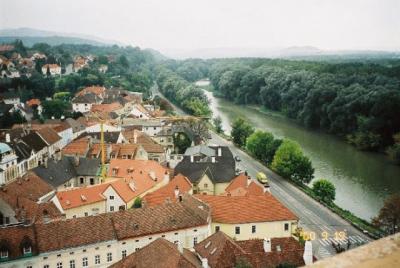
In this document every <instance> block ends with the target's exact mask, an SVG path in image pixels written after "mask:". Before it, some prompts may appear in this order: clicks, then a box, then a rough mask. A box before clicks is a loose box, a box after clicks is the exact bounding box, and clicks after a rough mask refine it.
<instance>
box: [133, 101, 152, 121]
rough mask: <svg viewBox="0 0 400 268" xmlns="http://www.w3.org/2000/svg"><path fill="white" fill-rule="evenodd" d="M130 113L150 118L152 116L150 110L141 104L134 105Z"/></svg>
mask: <svg viewBox="0 0 400 268" xmlns="http://www.w3.org/2000/svg"><path fill="white" fill-rule="evenodd" d="M130 114H131V115H132V116H133V117H135V118H143V119H149V118H150V117H151V115H150V113H149V111H147V110H146V109H145V108H144V107H143V106H142V105H141V104H135V105H133V107H132V109H131V111H130Z"/></svg>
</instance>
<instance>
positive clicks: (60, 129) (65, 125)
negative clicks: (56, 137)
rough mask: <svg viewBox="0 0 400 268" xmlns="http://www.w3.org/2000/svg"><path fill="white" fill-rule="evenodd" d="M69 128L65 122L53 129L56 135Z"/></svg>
mask: <svg viewBox="0 0 400 268" xmlns="http://www.w3.org/2000/svg"><path fill="white" fill-rule="evenodd" d="M69 128H71V126H70V125H69V124H68V123H67V122H61V124H59V125H58V126H55V127H53V129H54V131H56V132H57V133H60V132H63V131H64V130H67V129H69Z"/></svg>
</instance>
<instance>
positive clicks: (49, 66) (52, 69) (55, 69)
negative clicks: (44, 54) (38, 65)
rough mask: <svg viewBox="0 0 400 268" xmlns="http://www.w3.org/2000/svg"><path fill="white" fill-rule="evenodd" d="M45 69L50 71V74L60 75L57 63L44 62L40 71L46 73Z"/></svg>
mask: <svg viewBox="0 0 400 268" xmlns="http://www.w3.org/2000/svg"><path fill="white" fill-rule="evenodd" d="M47 70H49V71H50V75H51V76H54V75H61V67H60V66H59V65H58V64H45V65H43V66H42V73H43V74H44V75H46V74H47Z"/></svg>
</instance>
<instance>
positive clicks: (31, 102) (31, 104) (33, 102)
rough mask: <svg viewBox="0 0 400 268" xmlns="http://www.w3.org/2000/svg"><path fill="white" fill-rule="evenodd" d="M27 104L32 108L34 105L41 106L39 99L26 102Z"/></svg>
mask: <svg viewBox="0 0 400 268" xmlns="http://www.w3.org/2000/svg"><path fill="white" fill-rule="evenodd" d="M26 104H27V105H28V106H30V107H32V106H33V105H36V106H39V105H40V104H41V102H40V100H39V99H30V100H28V101H27V102H26Z"/></svg>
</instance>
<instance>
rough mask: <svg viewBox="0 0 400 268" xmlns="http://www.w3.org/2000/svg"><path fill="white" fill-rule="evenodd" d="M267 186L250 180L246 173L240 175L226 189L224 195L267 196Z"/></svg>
mask: <svg viewBox="0 0 400 268" xmlns="http://www.w3.org/2000/svg"><path fill="white" fill-rule="evenodd" d="M269 193H270V189H269V184H268V183H266V184H261V183H260V182H259V181H258V180H254V179H252V178H251V177H250V176H249V175H248V174H247V172H243V173H240V174H239V175H238V176H236V177H235V178H234V179H233V180H232V181H231V182H230V183H229V185H228V187H226V189H225V193H224V195H227V196H247V195H265V194H269Z"/></svg>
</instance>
